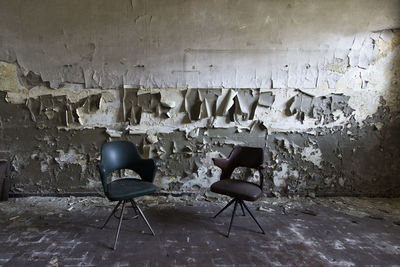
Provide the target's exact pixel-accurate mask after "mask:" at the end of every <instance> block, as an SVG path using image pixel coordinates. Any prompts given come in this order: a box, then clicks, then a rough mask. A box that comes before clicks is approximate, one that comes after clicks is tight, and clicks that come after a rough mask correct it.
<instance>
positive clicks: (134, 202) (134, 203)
mask: <svg viewBox="0 0 400 267" xmlns="http://www.w3.org/2000/svg"><path fill="white" fill-rule="evenodd" d="M131 203H132V205H133V206H135V207H136V209H137V210H138V211H139V214H140V216H141V217H142V218H143V220H144V222H145V223H146V225H147V227H148V228H149V229H150V231H151V233H152V234H153V236H155V235H156V234H155V233H154V231H153V229H152V228H151V226H150V224H149V222H148V221H147V219H146V217H145V216H144V214H143V212H142V210H141V209H140V207H139V205H138V204H137V203H136V201H135V200H134V199H131Z"/></svg>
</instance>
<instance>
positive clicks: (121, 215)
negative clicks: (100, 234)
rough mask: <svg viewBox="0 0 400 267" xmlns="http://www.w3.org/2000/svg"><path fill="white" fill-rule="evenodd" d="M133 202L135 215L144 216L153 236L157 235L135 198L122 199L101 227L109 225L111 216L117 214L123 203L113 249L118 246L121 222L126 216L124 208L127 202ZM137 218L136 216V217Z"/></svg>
mask: <svg viewBox="0 0 400 267" xmlns="http://www.w3.org/2000/svg"><path fill="white" fill-rule="evenodd" d="M128 201H129V202H131V204H132V208H133V210H134V211H135V215H138V213H139V215H140V217H142V219H143V220H144V222H145V223H146V225H147V227H148V228H149V230H150V231H151V233H152V234H153V236H155V235H156V234H155V233H154V231H153V229H152V228H151V226H150V224H149V222H148V221H147V219H146V217H145V216H144V214H143V212H142V210H141V209H140V207H139V205H138V204H137V203H136V201H135V200H133V199H129V200H120V201H119V202H118V204H117V205H115V207H114V209H113V211H112V212H111V214H110V215H109V216H108V218H107V220H106V222H105V223H104V225H103V226H102V227H101V229H104V227H105V226H106V225H107V223H108V221H109V220H110V219H111V217H112V216H113V215H114V214H115V212H116V211H117V210H118V207H119V206H120V205H121V203H122V209H121V214H120V216H119V223H118V229H117V234H116V235H115V242H114V247H113V249H114V250H115V249H116V248H117V242H118V236H119V231H120V229H121V223H122V220H123V218H124V210H125V204H126V202H128ZM134 218H136V216H135V217H134Z"/></svg>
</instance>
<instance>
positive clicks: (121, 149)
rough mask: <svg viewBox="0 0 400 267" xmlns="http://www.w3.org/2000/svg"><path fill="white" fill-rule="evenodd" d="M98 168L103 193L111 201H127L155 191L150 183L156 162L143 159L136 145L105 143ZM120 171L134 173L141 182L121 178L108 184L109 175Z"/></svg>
mask: <svg viewBox="0 0 400 267" xmlns="http://www.w3.org/2000/svg"><path fill="white" fill-rule="evenodd" d="M98 167H99V172H100V178H101V182H102V184H103V189H104V193H105V195H106V196H107V198H108V199H109V200H111V201H119V200H128V199H131V198H135V197H138V196H143V195H147V194H151V193H154V192H155V191H156V187H155V186H154V185H153V184H152V183H153V181H154V177H155V176H156V172H157V168H158V163H157V161H155V160H154V159H143V158H142V157H141V156H140V154H139V152H138V150H137V147H136V145H135V144H133V143H131V142H129V141H114V142H108V143H105V144H104V145H103V146H102V148H101V161H100V164H99V166H98ZM121 169H130V170H133V171H135V172H136V173H137V174H139V176H140V178H141V180H139V179H131V178H123V179H118V180H115V181H113V182H111V183H108V182H107V177H108V176H109V174H110V173H112V172H113V171H117V170H121Z"/></svg>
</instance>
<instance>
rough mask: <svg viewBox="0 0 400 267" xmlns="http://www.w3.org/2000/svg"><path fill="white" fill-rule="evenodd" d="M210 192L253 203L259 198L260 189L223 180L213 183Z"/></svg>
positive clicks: (240, 182)
mask: <svg viewBox="0 0 400 267" xmlns="http://www.w3.org/2000/svg"><path fill="white" fill-rule="evenodd" d="M211 191H212V192H214V193H218V194H222V195H227V196H230V197H233V198H238V199H242V200H248V201H255V200H257V199H258V198H259V197H260V196H261V192H262V191H261V188H260V187H259V186H258V185H256V184H253V183H249V182H246V181H240V180H231V179H225V180H221V181H218V182H216V183H213V184H212V185H211Z"/></svg>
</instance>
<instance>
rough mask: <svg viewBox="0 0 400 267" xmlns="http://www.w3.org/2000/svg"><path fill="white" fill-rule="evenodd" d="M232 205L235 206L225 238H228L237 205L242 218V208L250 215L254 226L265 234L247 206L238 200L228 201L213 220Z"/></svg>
mask: <svg viewBox="0 0 400 267" xmlns="http://www.w3.org/2000/svg"><path fill="white" fill-rule="evenodd" d="M233 203H235V205H234V206H233V212H232V217H231V222H230V223H229V229H228V234H227V235H226V237H229V234H230V232H231V228H232V224H233V218H234V217H235V212H236V207H237V204H238V203H239V205H240V208H241V209H242V213H243V216H246V214H245V213H244V209H243V207H244V208H245V209H246V210H247V212H248V213H249V214H250V216H251V218H253V220H254V221H255V222H256V224H257V225H258V227H259V228H260V229H261V232H262V233H263V234H265V232H264V229H262V227H261V225H260V224H259V223H258V221H257V220H256V218H255V217H254V215H253V214H252V213H251V211H250V210H249V208H248V207H247V205H246V204H245V203H244V201H243V200H241V199H238V198H234V199H232V200H231V201H229V203H228V204H226V206H225V207H223V208H222V209H221V210H220V211H219V212H218V213H217V214H215V215H214V217H213V218H214V219H215V218H217V216H218V215H220V214H221V213H222V212H223V211H224V210H225V209H226V208H228V207H229V206H230V205H232V204H233Z"/></svg>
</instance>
